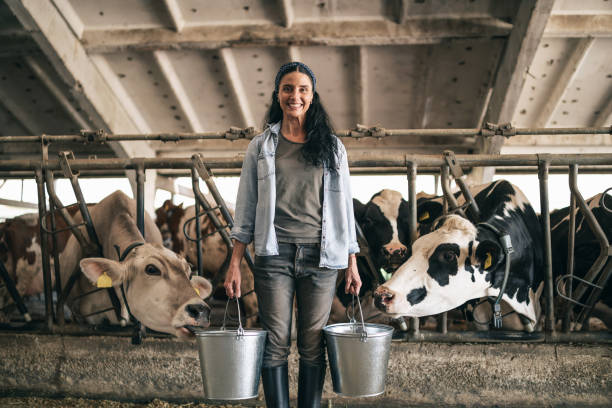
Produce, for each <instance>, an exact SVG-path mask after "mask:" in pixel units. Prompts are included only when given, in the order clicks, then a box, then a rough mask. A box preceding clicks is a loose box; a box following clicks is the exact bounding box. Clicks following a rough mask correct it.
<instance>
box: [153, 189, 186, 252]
mask: <svg viewBox="0 0 612 408" xmlns="http://www.w3.org/2000/svg"><path fill="white" fill-rule="evenodd" d="M184 214H185V210H184V209H183V203H181V204H180V205H174V204H173V203H172V201H171V200H166V201H165V202H164V204H163V205H162V206H161V207H160V208H158V209H157V210H155V224H156V225H157V227H158V228H159V230H160V232H161V233H162V239H163V240H164V246H165V247H166V248H170V249H172V250H173V251H174V252H176V253H180V252H181V249H182V245H183V244H182V241H181V240H180V239H179V233H180V234H182V231H180V232H179V225H180V222H181V218H182V217H183V215H184Z"/></svg>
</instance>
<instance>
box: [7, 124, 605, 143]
mask: <svg viewBox="0 0 612 408" xmlns="http://www.w3.org/2000/svg"><path fill="white" fill-rule="evenodd" d="M259 133H261V130H258V129H255V128H253V127H248V128H244V129H242V128H237V127H230V128H229V129H228V130H226V131H221V132H199V133H181V132H175V133H149V134H108V133H106V132H104V131H103V130H97V131H82V132H81V134H78V135H77V134H71V135H44V136H38V135H34V136H3V137H2V138H0V143H16V142H18V143H40V142H41V141H42V140H43V138H44V139H46V140H47V141H48V142H63V143H66V142H78V143H83V142H84V143H104V142H115V141H130V140H151V141H162V142H178V141H181V140H206V139H227V140H236V139H252V138H253V137H254V136H255V135H257V134H259ZM598 134H599V135H605V134H612V128H611V127H587V128H514V127H512V125H511V124H509V123H506V124H500V125H497V124H490V123H486V124H485V125H484V127H483V128H465V129H385V128H383V127H380V126H373V127H367V126H362V125H357V126H356V127H355V128H354V129H347V130H339V131H336V135H337V136H339V137H353V138H363V137H374V138H382V137H387V136H422V137H430V136H432V137H436V136H442V137H444V136H459V137H475V136H485V137H492V136H504V137H513V136H521V135H531V136H538V135H598Z"/></svg>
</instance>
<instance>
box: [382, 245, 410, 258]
mask: <svg viewBox="0 0 612 408" xmlns="http://www.w3.org/2000/svg"><path fill="white" fill-rule="evenodd" d="M407 251H408V249H407V248H406V247H405V246H403V245H385V246H383V247H382V252H383V255H385V256H402V257H403V256H405V255H406V252H407Z"/></svg>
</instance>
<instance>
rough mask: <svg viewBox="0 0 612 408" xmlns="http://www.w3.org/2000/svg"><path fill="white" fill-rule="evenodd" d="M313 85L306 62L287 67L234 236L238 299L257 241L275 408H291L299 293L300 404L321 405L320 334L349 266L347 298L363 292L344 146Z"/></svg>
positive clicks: (267, 370) (249, 156) (268, 383)
mask: <svg viewBox="0 0 612 408" xmlns="http://www.w3.org/2000/svg"><path fill="white" fill-rule="evenodd" d="M315 86H316V78H315V75H314V73H313V72H312V71H311V70H310V68H308V67H307V66H306V65H305V64H302V63H300V62H291V63H288V64H285V65H283V66H282V67H281V68H280V69H279V71H278V73H277V75H276V80H275V83H274V93H273V94H272V103H271V106H270V109H269V110H268V113H267V114H266V118H265V119H266V122H267V128H266V129H265V131H264V132H263V133H262V134H260V135H258V136H256V137H255V138H254V139H253V140H252V141H251V142H250V143H249V146H248V148H247V152H246V155H245V158H244V161H243V165H242V173H241V175H240V184H239V188H238V198H237V199H236V203H237V204H236V213H235V220H234V227H233V229H232V232H231V237H232V239H233V242H234V251H233V253H232V258H231V261H230V266H229V269H228V272H227V275H226V279H225V290H226V292H227V295H228V296H229V297H230V298H232V297H234V296H238V297H239V296H240V270H239V265H240V260H241V258H242V256H243V254H244V250H245V246H246V245H247V244H249V243H250V242H251V241H253V240H254V241H255V255H256V256H255V268H254V271H253V275H254V278H255V292H256V293H257V299H258V302H259V317H260V322H261V325H262V327H263V328H264V329H265V330H267V331H268V336H267V340H266V346H265V350H264V359H263V367H262V382H263V387H264V394H265V397H266V404H267V406H268V407H288V406H289V385H288V377H287V372H288V367H287V357H288V356H289V351H290V345H291V314H292V306H293V297H294V294H295V296H296V300H297V333H298V338H297V346H298V352H299V355H300V371H299V379H298V406H299V407H315V406H316V407H319V406H320V401H321V393H322V390H323V382H324V379H325V349H324V344H323V331H322V329H323V326H324V325H325V324H326V323H327V319H328V317H329V312H330V309H331V304H332V300H333V297H334V292H335V288H336V278H337V273H338V269H345V268H346V272H345V274H346V276H345V278H346V287H345V290H346V291H347V293H349V292H350V293H353V294H358V293H359V289H360V287H361V280H360V278H359V273H358V272H357V263H356V260H355V255H354V254H355V253H356V252H358V251H359V247H358V245H357V239H356V236H355V220H354V218H353V201H352V196H351V190H350V184H349V170H348V162H347V157H346V150H345V149H344V146H343V145H342V143H341V142H340V140H339V139H338V138H337V137H336V136H334V135H333V130H332V128H331V125H330V121H329V118H328V116H327V113H326V112H325V109H324V108H323V105H322V104H321V102H320V98H319V95H318V93H317V92H316V90H315Z"/></svg>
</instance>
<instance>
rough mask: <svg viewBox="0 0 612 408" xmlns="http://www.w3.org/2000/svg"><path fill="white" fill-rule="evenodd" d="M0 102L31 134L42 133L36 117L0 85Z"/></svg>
mask: <svg viewBox="0 0 612 408" xmlns="http://www.w3.org/2000/svg"><path fill="white" fill-rule="evenodd" d="M0 104H1V105H2V106H4V107H5V108H6V110H7V111H9V112H10V113H11V115H13V117H14V118H15V119H17V122H18V123H19V124H20V125H21V126H23V128H24V129H25V130H27V131H28V132H29V133H30V134H31V135H42V134H43V133H44V132H43V129H42V128H41V127H40V126H39V125H38V122H39V121H38V118H37V117H36V116H35V115H33V114H32V112H29V111H28V110H26V109H23V107H21V106H20V105H19V104H18V103H16V102H15V101H14V99H13V98H12V97H11V95H10V94H9V93H8V92H7V91H6V89H4V88H3V87H1V86H0Z"/></svg>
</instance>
